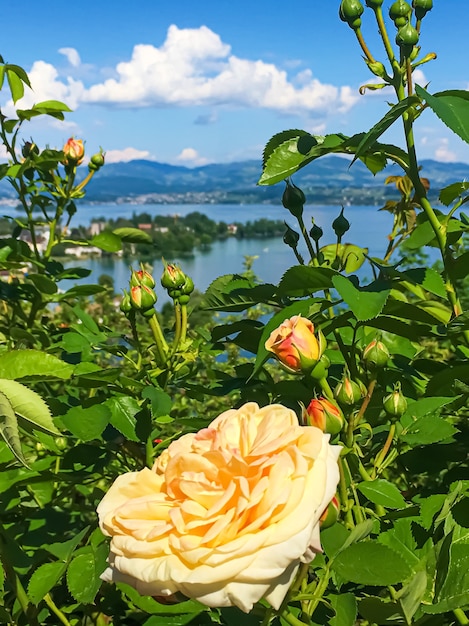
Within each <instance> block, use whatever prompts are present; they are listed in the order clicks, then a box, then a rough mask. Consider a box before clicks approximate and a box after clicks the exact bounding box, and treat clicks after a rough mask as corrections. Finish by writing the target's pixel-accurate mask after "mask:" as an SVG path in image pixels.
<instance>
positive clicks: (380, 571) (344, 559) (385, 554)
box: [332, 541, 411, 586]
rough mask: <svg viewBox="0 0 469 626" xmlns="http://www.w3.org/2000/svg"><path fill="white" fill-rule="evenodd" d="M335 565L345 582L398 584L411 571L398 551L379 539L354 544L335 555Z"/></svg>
mask: <svg viewBox="0 0 469 626" xmlns="http://www.w3.org/2000/svg"><path fill="white" fill-rule="evenodd" d="M332 567H333V569H334V571H336V572H337V573H338V574H339V576H341V578H343V579H344V580H345V581H350V582H353V583H358V584H361V585H379V586H382V585H386V586H387V585H395V584H397V583H400V582H402V581H404V580H406V578H408V577H409V575H410V573H411V567H410V566H409V564H408V563H407V562H406V561H405V560H404V559H403V558H402V557H401V556H400V555H399V554H397V553H396V552H394V551H393V550H391V549H390V548H388V547H387V546H384V545H382V544H380V543H378V542H376V541H363V542H361V543H354V544H352V545H351V546H349V547H348V548H346V549H345V550H343V551H342V552H340V553H339V554H338V555H337V556H336V558H335V560H334V563H333V566H332Z"/></svg>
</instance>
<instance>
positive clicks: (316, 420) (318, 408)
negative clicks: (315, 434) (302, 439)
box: [305, 397, 345, 435]
mask: <svg viewBox="0 0 469 626" xmlns="http://www.w3.org/2000/svg"><path fill="white" fill-rule="evenodd" d="M305 418H306V419H305V421H306V423H307V424H308V426H316V427H317V428H320V429H321V430H322V431H323V432H324V433H329V434H330V435H337V433H340V431H341V430H342V427H343V425H344V421H345V420H344V416H343V414H342V411H341V410H340V408H339V407H338V405H337V404H335V402H332V401H331V400H328V399H327V398H322V397H321V398H313V399H312V400H311V402H310V403H309V405H308V408H307V409H306V415H305Z"/></svg>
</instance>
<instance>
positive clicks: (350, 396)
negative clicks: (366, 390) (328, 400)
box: [334, 376, 364, 406]
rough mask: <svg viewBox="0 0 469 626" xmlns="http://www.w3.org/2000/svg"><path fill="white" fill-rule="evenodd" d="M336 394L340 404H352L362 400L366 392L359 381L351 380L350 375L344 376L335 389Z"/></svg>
mask: <svg viewBox="0 0 469 626" xmlns="http://www.w3.org/2000/svg"><path fill="white" fill-rule="evenodd" d="M334 395H335V397H336V399H337V400H338V401H339V402H340V404H346V405H348V406H352V405H353V404H356V403H357V402H358V401H359V400H361V398H362V397H363V395H364V394H363V392H362V389H361V388H360V385H359V384H358V383H356V382H355V381H354V380H351V379H350V378H349V377H348V376H344V378H343V379H342V380H341V382H340V383H339V384H338V385H337V387H336V388H335V389H334Z"/></svg>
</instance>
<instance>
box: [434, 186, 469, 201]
mask: <svg viewBox="0 0 469 626" xmlns="http://www.w3.org/2000/svg"><path fill="white" fill-rule="evenodd" d="M468 189H469V183H467V182H460V183H453V184H452V185H448V186H447V187H444V188H443V189H442V190H441V191H440V195H439V196H438V199H439V200H440V202H441V203H442V204H444V205H445V206H449V205H450V204H451V202H453V200H456V198H459V197H460V196H462V194H463V193H464V192H465V191H467V190H468Z"/></svg>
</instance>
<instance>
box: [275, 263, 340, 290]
mask: <svg viewBox="0 0 469 626" xmlns="http://www.w3.org/2000/svg"><path fill="white" fill-rule="evenodd" d="M336 274H337V273H336V272H335V271H334V270H331V269H329V268H326V267H310V266H307V265H295V266H293V267H290V268H289V269H288V270H287V271H286V272H285V273H284V275H283V276H282V278H281V280H280V282H279V285H278V295H280V296H282V297H283V296H289V297H291V298H303V297H305V296H311V295H312V294H314V293H315V292H316V291H323V290H324V289H330V288H331V287H332V278H333V276H335V275H336Z"/></svg>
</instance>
